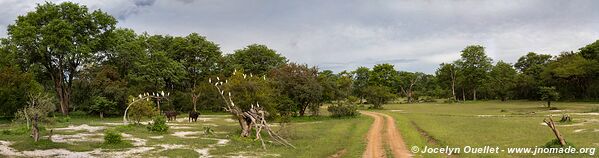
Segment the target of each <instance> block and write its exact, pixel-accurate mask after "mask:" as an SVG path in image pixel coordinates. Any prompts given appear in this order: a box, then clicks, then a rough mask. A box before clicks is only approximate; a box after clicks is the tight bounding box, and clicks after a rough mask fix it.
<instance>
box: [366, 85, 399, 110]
mask: <svg viewBox="0 0 599 158" xmlns="http://www.w3.org/2000/svg"><path fill="white" fill-rule="evenodd" d="M365 92H366V96H364V97H365V98H366V100H367V101H368V103H370V104H372V105H373V107H372V108H374V109H381V108H382V106H383V104H386V103H387V102H389V101H391V100H392V99H394V98H395V97H396V96H395V95H394V94H393V93H391V92H389V88H387V87H384V86H368V87H366V89H365Z"/></svg>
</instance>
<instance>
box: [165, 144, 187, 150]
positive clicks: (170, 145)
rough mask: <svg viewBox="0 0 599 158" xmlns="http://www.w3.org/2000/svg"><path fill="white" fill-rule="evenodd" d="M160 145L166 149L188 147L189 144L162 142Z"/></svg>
mask: <svg viewBox="0 0 599 158" xmlns="http://www.w3.org/2000/svg"><path fill="white" fill-rule="evenodd" d="M158 146H159V147H162V148H164V150H169V149H182V148H186V147H187V145H181V144H160V145H158Z"/></svg>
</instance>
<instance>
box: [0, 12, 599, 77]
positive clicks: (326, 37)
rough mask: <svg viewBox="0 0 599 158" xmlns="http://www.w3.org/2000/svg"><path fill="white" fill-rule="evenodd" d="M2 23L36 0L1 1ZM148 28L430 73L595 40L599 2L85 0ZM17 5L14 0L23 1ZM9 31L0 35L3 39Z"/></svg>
mask: <svg viewBox="0 0 599 158" xmlns="http://www.w3.org/2000/svg"><path fill="white" fill-rule="evenodd" d="M0 3H4V4H2V6H16V7H7V8H8V9H7V10H0V13H2V15H7V16H3V17H0V28H2V27H4V28H5V26H6V25H7V24H8V23H10V22H11V21H12V20H14V19H15V18H16V15H19V14H23V13H24V12H25V11H26V10H32V8H33V7H31V6H34V3H32V2H26V1H18V0H13V1H7V2H6V1H2V2H0ZM79 3H81V4H86V5H88V6H89V7H90V8H93V9H98V8H101V9H102V10H104V11H107V12H108V13H110V14H112V15H114V16H115V17H118V18H119V24H118V25H119V26H120V27H127V28H132V29H134V30H136V31H137V32H148V33H151V34H170V35H187V34H189V33H192V32H197V33H199V34H201V35H204V36H206V37H207V38H208V39H209V40H212V41H214V42H216V43H218V44H220V46H221V48H222V49H223V52H225V53H231V52H233V51H234V50H236V49H240V48H243V47H244V46H246V45H249V44H253V43H259V44H265V45H267V46H269V47H271V48H273V49H275V50H277V51H278V53H281V54H283V55H285V56H286V57H288V58H289V59H290V60H291V61H294V62H299V63H306V64H310V65H317V66H319V67H321V68H322V69H332V70H334V71H336V72H338V71H341V70H349V69H355V68H356V67H358V66H367V67H372V66H373V65H374V64H377V63H384V62H389V63H393V64H395V65H396V68H397V69H400V70H408V71H422V72H426V73H433V72H434V71H435V69H436V68H437V67H438V65H439V64H440V63H442V62H451V61H453V60H456V59H457V58H459V52H460V51H461V50H462V49H463V48H464V47H466V46H467V45H472V44H480V45H483V46H485V47H486V50H487V54H488V55H489V56H491V57H492V58H493V59H494V60H495V61H498V60H504V61H507V62H515V61H516V60H517V58H518V57H520V56H522V55H524V54H525V53H527V52H530V51H534V52H538V53H549V54H558V53H559V52H561V51H569V50H577V49H578V48H580V47H582V46H584V45H586V44H589V43H591V42H594V41H595V40H597V39H599V30H597V29H596V28H599V12H597V11H596V9H595V8H594V7H596V6H599V2H598V1H592V0H580V1H559V0H549V1H545V0H524V1H493V0H485V1H412V0H409V1H385V0H383V1H358V0H349V1H347V0H331V1H319V0H306V1H277V0H271V1H246V0H233V1H219V0H205V1H195V0H178V1H167V0H146V1H138V0H129V1H120V0H104V1H79ZM17 4H18V5H17ZM3 35H5V34H4V33H3V32H2V33H0V37H1V36H3Z"/></svg>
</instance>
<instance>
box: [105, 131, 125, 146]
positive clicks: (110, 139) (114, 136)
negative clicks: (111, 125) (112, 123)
mask: <svg viewBox="0 0 599 158" xmlns="http://www.w3.org/2000/svg"><path fill="white" fill-rule="evenodd" d="M122 142H123V136H121V133H119V132H117V131H115V130H106V131H104V144H120V143H122Z"/></svg>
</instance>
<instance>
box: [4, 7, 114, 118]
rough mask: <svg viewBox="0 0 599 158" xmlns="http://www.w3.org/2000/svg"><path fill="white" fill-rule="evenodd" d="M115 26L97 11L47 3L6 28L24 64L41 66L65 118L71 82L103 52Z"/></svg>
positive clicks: (111, 19) (105, 14)
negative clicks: (52, 87)
mask: <svg viewBox="0 0 599 158" xmlns="http://www.w3.org/2000/svg"><path fill="white" fill-rule="evenodd" d="M115 24H116V19H115V18H113V17H112V16H110V15H108V14H107V13H104V12H102V11H99V10H96V11H93V12H89V11H88V9H87V7H86V6H81V5H78V4H76V3H72V2H63V3H60V4H54V3H50V2H46V3H45V4H39V5H38V6H37V7H36V10H35V11H32V12H28V13H27V14H26V15H22V16H19V17H17V20H16V21H15V23H14V24H11V25H9V26H8V36H9V37H10V39H11V42H13V43H14V44H15V45H17V46H18V48H19V49H17V51H18V53H19V55H22V56H23V57H24V58H25V59H26V60H27V63H30V64H33V63H36V64H40V65H43V66H44V68H45V69H44V70H45V73H46V74H48V75H49V76H50V77H51V78H52V80H53V81H54V86H55V89H56V92H57V95H58V97H59V99H60V105H61V106H60V107H61V112H62V113H63V114H68V108H69V102H70V98H69V97H70V93H71V86H72V81H73V79H74V78H75V77H76V76H77V75H78V72H79V70H80V66H81V65H84V64H88V63H90V61H91V58H92V57H93V56H94V54H96V53H97V52H100V51H103V50H106V47H107V46H108V42H107V40H108V37H109V36H110V34H111V33H112V30H113V29H114V28H115ZM57 61H60V62H57Z"/></svg>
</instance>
